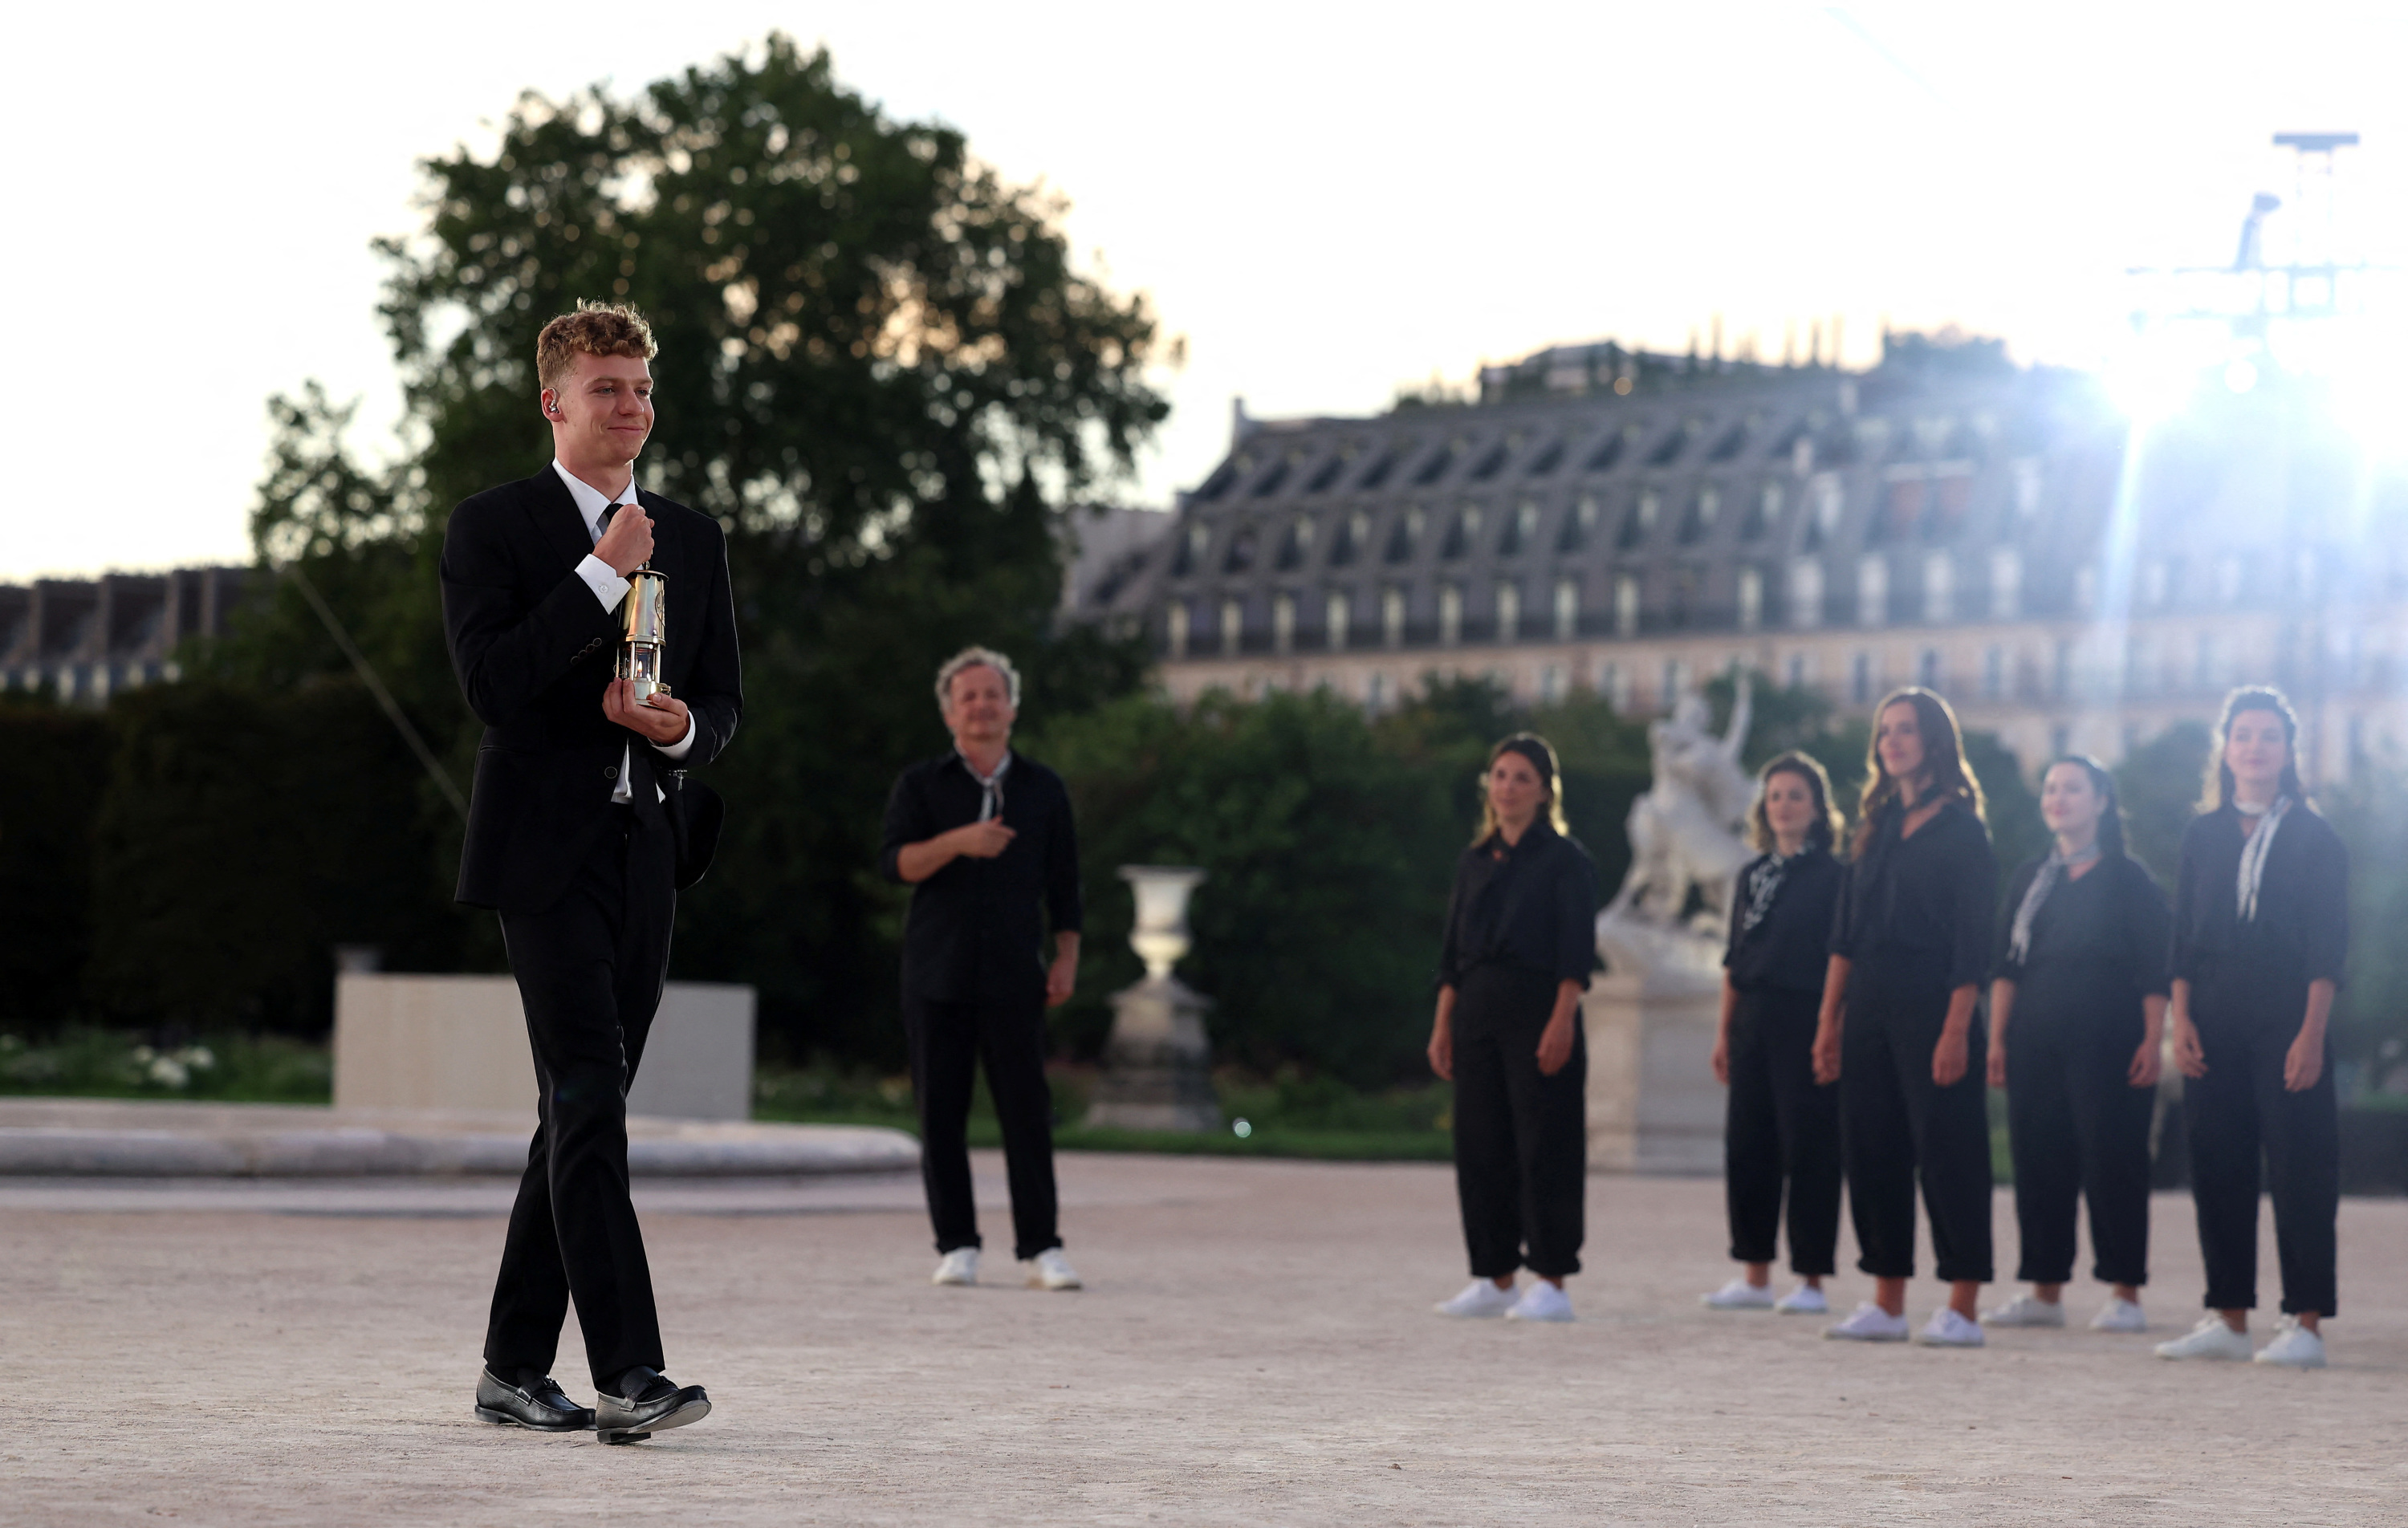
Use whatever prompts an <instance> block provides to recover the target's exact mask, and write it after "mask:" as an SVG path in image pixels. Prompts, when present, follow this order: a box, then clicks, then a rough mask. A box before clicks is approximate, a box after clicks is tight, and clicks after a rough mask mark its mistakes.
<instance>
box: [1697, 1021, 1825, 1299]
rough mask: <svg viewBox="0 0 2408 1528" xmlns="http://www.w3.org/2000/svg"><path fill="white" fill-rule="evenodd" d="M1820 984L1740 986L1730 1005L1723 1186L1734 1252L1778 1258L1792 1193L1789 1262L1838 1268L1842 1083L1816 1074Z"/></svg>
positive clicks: (1813, 1271)
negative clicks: (1785, 1202) (1784, 1210)
mask: <svg viewBox="0 0 2408 1528" xmlns="http://www.w3.org/2000/svg"><path fill="white" fill-rule="evenodd" d="M1821 1007H1822V994H1820V993H1818V992H1784V991H1781V990H1780V989H1777V988H1767V989H1764V990H1762V991H1756V992H1741V993H1740V994H1739V1003H1738V1006H1737V1007H1736V1008H1735V1010H1734V1011H1733V1012H1732V1014H1731V1035H1730V1107H1729V1114H1728V1116H1727V1123H1726V1125H1725V1128H1724V1132H1723V1187H1724V1194H1725V1197H1726V1200H1727V1205H1728V1207H1729V1211H1730V1234H1731V1247H1730V1251H1731V1256H1732V1257H1734V1258H1737V1259H1738V1260H1739V1261H1740V1262H1742V1263H1770V1262H1771V1261H1772V1258H1773V1250H1774V1248H1773V1239H1774V1236H1775V1234H1776V1233H1777V1232H1778V1231H1779V1229H1780V1226H1781V1200H1782V1190H1783V1187H1784V1185H1786V1187H1787V1189H1788V1197H1789V1266H1790V1268H1791V1270H1792V1271H1793V1272H1795V1273H1797V1274H1798V1275H1799V1277H1801V1278H1803V1277H1806V1276H1808V1275H1817V1274H1828V1273H1832V1272H1835V1271H1836V1268H1837V1264H1836V1263H1835V1261H1834V1260H1835V1258H1836V1257H1837V1254H1838V1249H1839V1245H1840V1090H1839V1089H1838V1088H1836V1087H1825V1086H1819V1085H1817V1084H1816V1082H1815V1081H1814V1029H1815V1025H1816V1023H1817V1022H1818V1020H1819V1010H1820V1008H1821Z"/></svg>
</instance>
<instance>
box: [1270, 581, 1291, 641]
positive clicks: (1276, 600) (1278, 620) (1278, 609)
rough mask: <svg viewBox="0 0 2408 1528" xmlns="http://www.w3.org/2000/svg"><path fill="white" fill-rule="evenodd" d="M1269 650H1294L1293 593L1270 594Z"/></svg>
mask: <svg viewBox="0 0 2408 1528" xmlns="http://www.w3.org/2000/svg"><path fill="white" fill-rule="evenodd" d="M1271 650H1272V651H1274V652H1282V653H1284V652H1293V651H1294V650H1296V596H1295V595H1294V594H1273V595H1272V596H1271Z"/></svg>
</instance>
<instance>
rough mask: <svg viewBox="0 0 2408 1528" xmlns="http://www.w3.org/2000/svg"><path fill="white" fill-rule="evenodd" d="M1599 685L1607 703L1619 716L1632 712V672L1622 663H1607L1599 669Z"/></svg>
mask: <svg viewBox="0 0 2408 1528" xmlns="http://www.w3.org/2000/svg"><path fill="white" fill-rule="evenodd" d="M1597 687H1598V690H1599V691H1600V692H1601V693H1603V694H1604V695H1605V699H1606V704H1608V705H1610V706H1612V707H1613V710H1614V714H1615V715H1617V716H1627V715H1629V714H1630V674H1629V671H1628V670H1627V669H1625V668H1624V667H1623V666H1622V665H1621V664H1605V665H1604V666H1602V667H1601V668H1599V669H1598V671H1597Z"/></svg>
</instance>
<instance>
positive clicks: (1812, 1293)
mask: <svg viewBox="0 0 2408 1528" xmlns="http://www.w3.org/2000/svg"><path fill="white" fill-rule="evenodd" d="M1830 1310H1831V1302H1830V1301H1828V1300H1826V1299H1824V1298H1823V1292H1822V1291H1821V1290H1819V1289H1816V1288H1815V1287H1814V1286H1813V1285H1812V1284H1800V1285H1799V1286H1798V1287H1797V1288H1796V1289H1794V1290H1791V1291H1790V1292H1788V1293H1786V1294H1785V1295H1783V1296H1782V1297H1781V1298H1780V1299H1778V1300H1775V1301H1773V1302H1772V1311H1773V1314H1774V1315H1776V1316H1827V1315H1828V1314H1830Z"/></svg>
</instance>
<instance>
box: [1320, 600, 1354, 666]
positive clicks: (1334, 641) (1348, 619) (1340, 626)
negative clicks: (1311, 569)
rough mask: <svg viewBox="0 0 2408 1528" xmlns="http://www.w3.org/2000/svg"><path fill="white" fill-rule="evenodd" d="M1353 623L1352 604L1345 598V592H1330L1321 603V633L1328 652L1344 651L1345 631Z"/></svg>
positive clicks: (1352, 602)
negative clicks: (1327, 646)
mask: <svg viewBox="0 0 2408 1528" xmlns="http://www.w3.org/2000/svg"><path fill="white" fill-rule="evenodd" d="M1354 623H1355V602H1354V601H1352V600H1350V599H1348V598H1347V597H1346V591H1344V590H1342V589H1333V590H1331V591H1330V592H1329V597H1328V598H1327V599H1326V600H1325V601H1323V602H1322V631H1323V635H1324V637H1325V639H1326V641H1327V642H1328V644H1329V650H1330V651H1332V652H1344V651H1345V650H1346V629H1347V628H1348V627H1349V626H1351V625H1353V624H1354Z"/></svg>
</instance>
